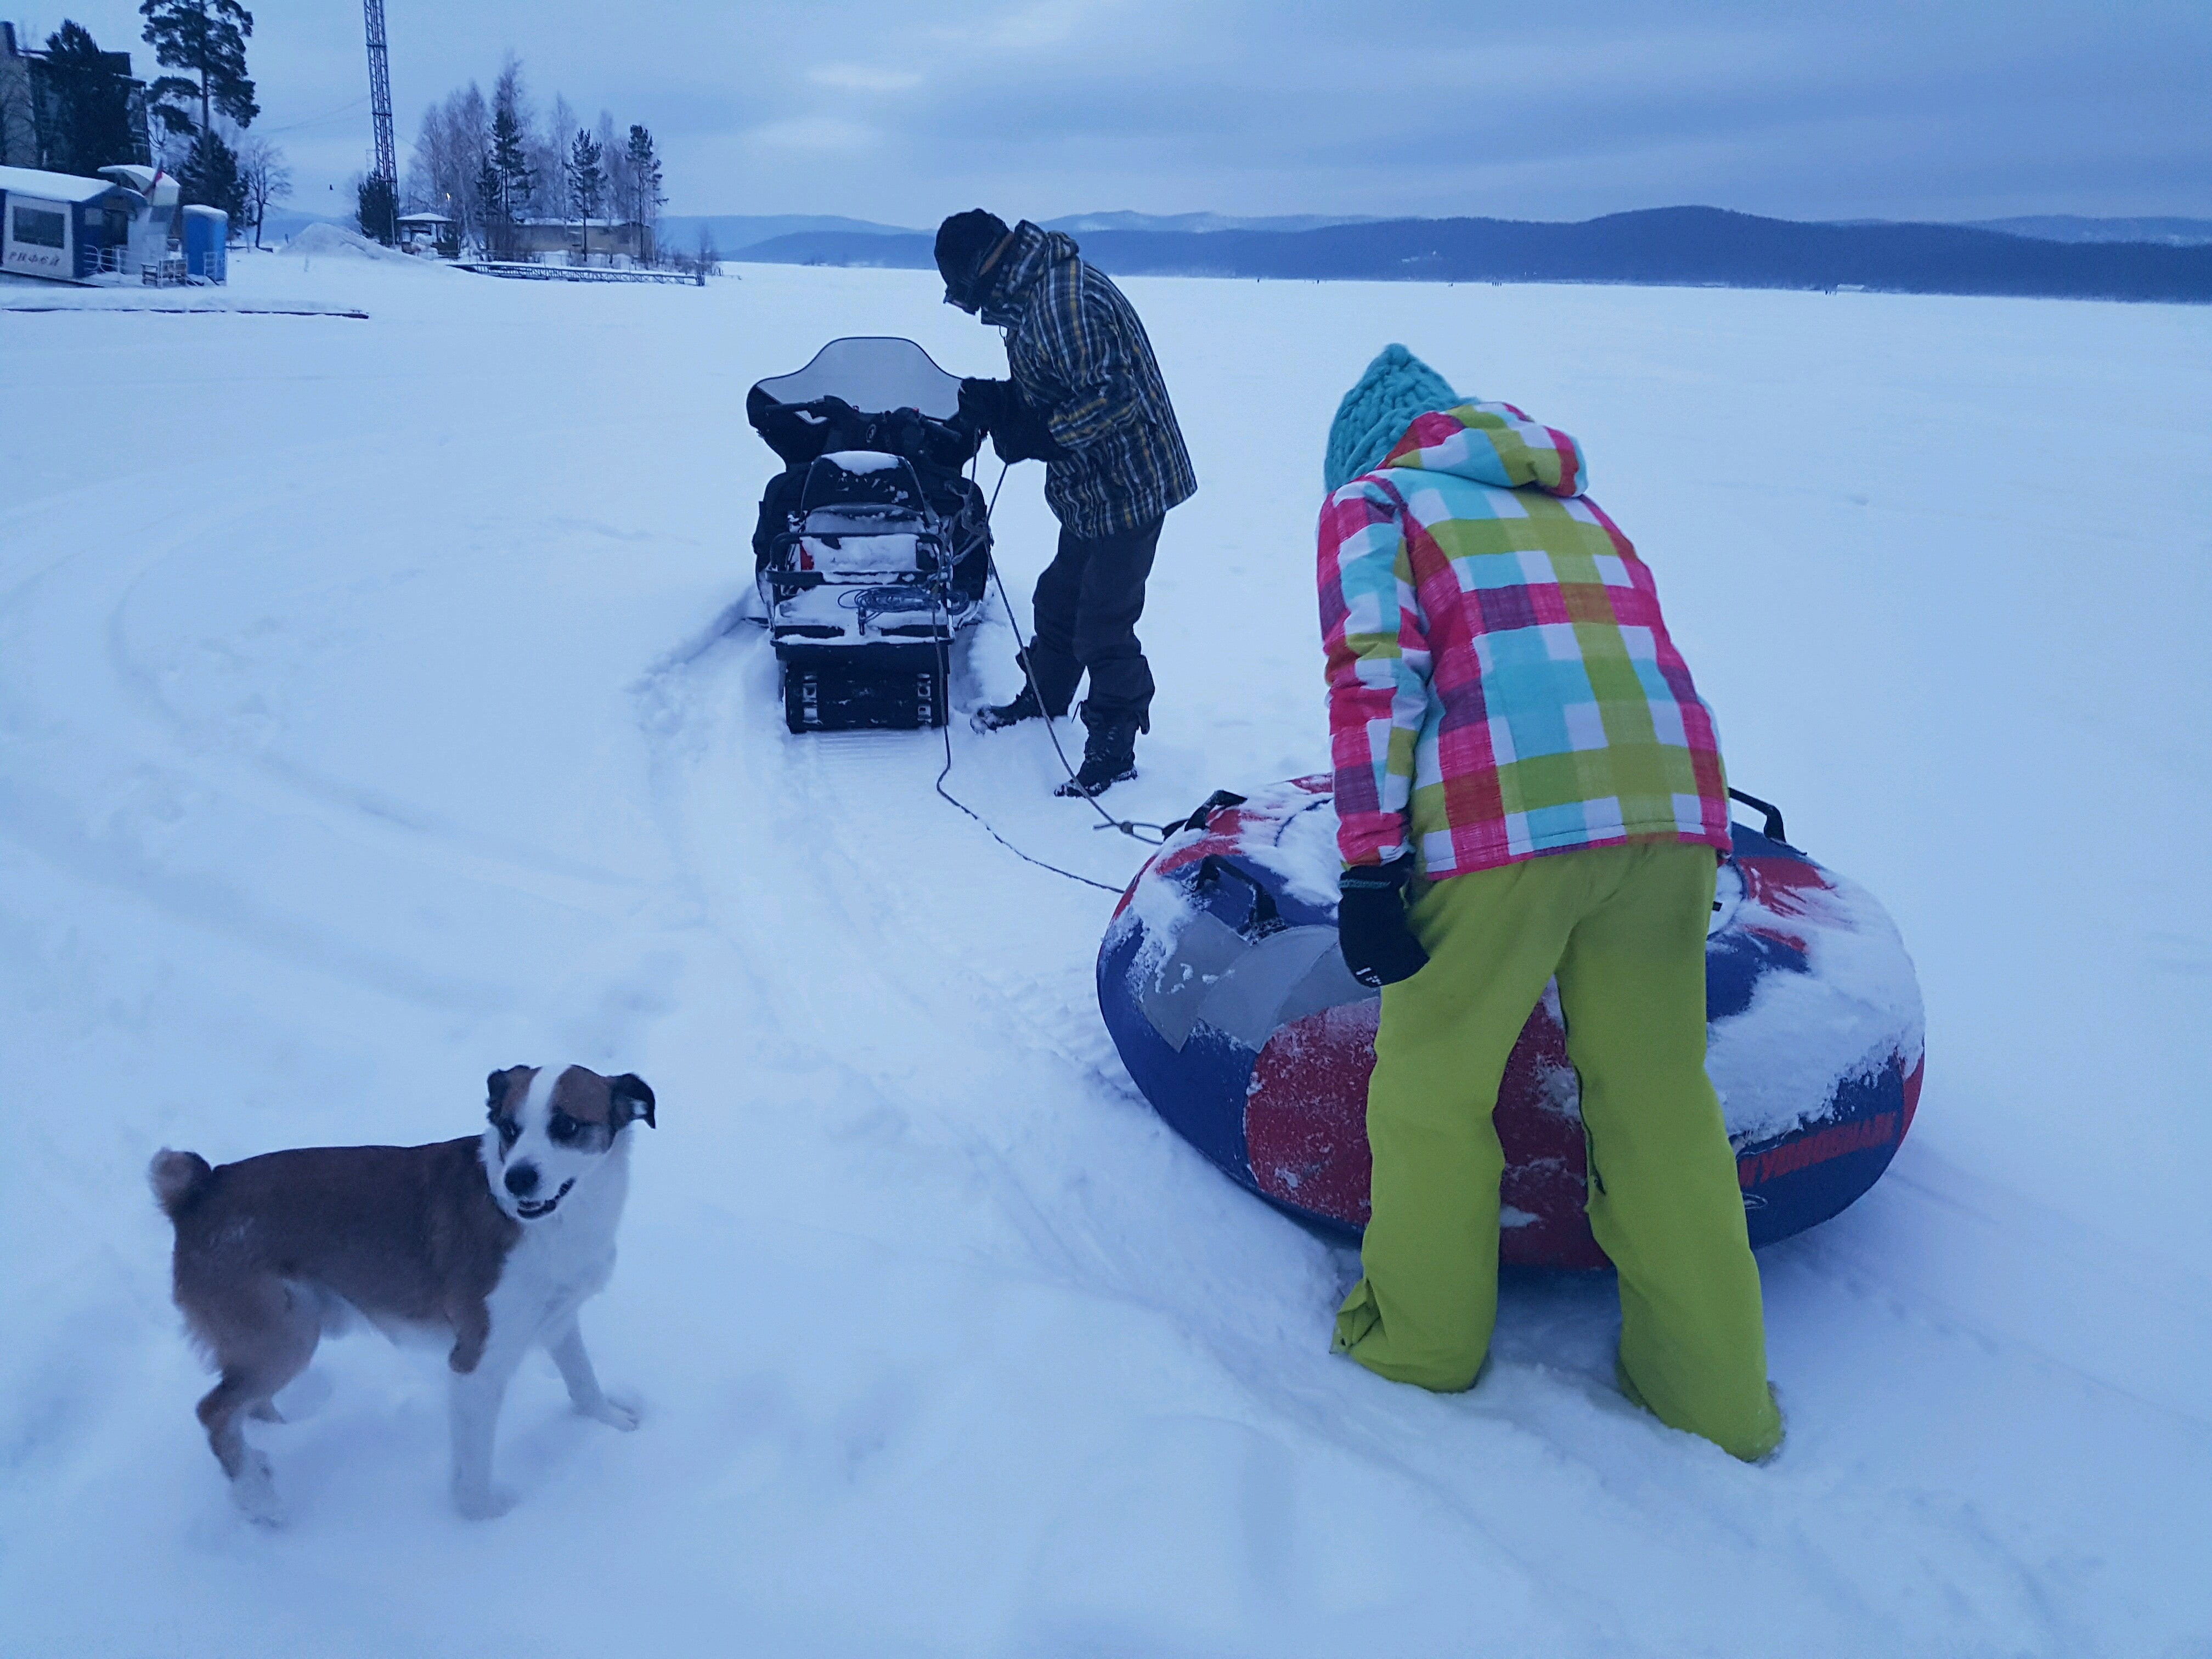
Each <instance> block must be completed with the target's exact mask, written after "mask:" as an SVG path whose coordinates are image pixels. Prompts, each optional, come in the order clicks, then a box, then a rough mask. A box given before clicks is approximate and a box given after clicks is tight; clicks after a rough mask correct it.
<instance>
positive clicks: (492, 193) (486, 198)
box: [476, 150, 510, 259]
mask: <svg viewBox="0 0 2212 1659" xmlns="http://www.w3.org/2000/svg"><path fill="white" fill-rule="evenodd" d="M476 190H477V224H478V225H479V226H481V227H482V228H483V251H484V257H485V258H491V259H498V258H504V257H506V254H507V249H508V246H509V240H510V239H509V238H508V236H507V203H506V200H505V197H504V196H503V195H502V193H501V190H500V185H499V166H498V163H496V162H495V161H493V160H492V159H491V152H490V151H489V150H486V151H485V152H484V158H483V162H482V163H481V164H479V165H478V167H477V183H476Z"/></svg>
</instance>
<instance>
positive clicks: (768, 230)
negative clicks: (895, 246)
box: [659, 213, 922, 258]
mask: <svg viewBox="0 0 2212 1659" xmlns="http://www.w3.org/2000/svg"><path fill="white" fill-rule="evenodd" d="M702 226H704V227H705V228H706V230H707V234H708V235H709V236H711V237H713V238H714V250H715V252H718V253H720V255H721V256H722V257H723V258H732V257H733V256H735V255H736V254H738V253H740V252H744V250H745V249H747V248H750V247H754V246H758V245H759V244H760V243H763V242H768V241H773V240H776V239H777V238H779V237H784V236H803V235H809V234H821V233H827V234H831V235H841V236H919V235H921V234H922V233H921V232H920V231H918V230H914V229H910V228H908V227H907V226H904V225H879V224H877V223H876V222H874V221H872V220H869V219H847V218H844V217H842V216H839V215H837V214H834V213H664V214H662V215H661V216H660V223H659V239H660V246H663V247H665V248H667V249H669V250H671V252H684V253H689V252H691V250H692V249H694V248H696V247H697V246H699V231H700V228H701V227H702Z"/></svg>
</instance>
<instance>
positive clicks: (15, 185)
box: [0, 167, 116, 202]
mask: <svg viewBox="0 0 2212 1659" xmlns="http://www.w3.org/2000/svg"><path fill="white" fill-rule="evenodd" d="M115 188H116V186H115V185H112V184H110V183H108V182H107V180H106V179H80V178H78V177H77V175H76V174H75V173H47V172H45V171H43V170H42V169H40V168H38V167H0V190H4V191H7V192H8V193H9V195H11V196H13V195H17V194H21V195H24V196H43V197H46V200H48V201H49V202H96V201H98V200H99V199H100V197H103V196H106V195H107V194H108V193H109V192H111V191H113V190H114V189H115Z"/></svg>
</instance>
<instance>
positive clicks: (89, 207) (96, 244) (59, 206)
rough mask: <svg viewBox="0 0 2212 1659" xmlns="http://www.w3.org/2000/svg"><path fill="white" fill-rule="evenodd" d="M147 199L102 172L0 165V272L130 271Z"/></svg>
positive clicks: (50, 277)
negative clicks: (84, 175) (134, 231)
mask: <svg viewBox="0 0 2212 1659" xmlns="http://www.w3.org/2000/svg"><path fill="white" fill-rule="evenodd" d="M145 210H146V198H145V197H143V196H141V195H139V194H138V193H137V191H132V190H128V189H125V187H124V186H122V185H118V184H114V183H112V182H111V181H109V180H108V179H80V178H78V177H77V176H76V174H74V173H46V172H43V171H41V170H40V169H38V168H35V167H0V274H3V275H5V276H10V277H16V278H22V277H28V278H31V279H33V280H34V281H44V282H49V283H89V282H92V281H94V279H96V278H98V277H100V276H103V275H107V276H121V275H125V274H126V273H128V274H131V275H135V274H136V272H135V270H131V266H132V264H133V263H134V262H133V260H132V258H131V253H132V247H131V243H132V237H131V226H132V224H133V222H135V221H136V220H137V219H138V218H139V217H140V216H142V215H143V213H144V211H145Z"/></svg>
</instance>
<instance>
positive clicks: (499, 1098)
mask: <svg viewBox="0 0 2212 1659" xmlns="http://www.w3.org/2000/svg"><path fill="white" fill-rule="evenodd" d="M529 1069H530V1068H529V1067H528V1066H508V1067H507V1069H506V1070H505V1071H503V1072H494V1073H492V1074H491V1075H490V1076H489V1077H488V1078H486V1079H484V1109H485V1110H486V1111H489V1112H496V1111H498V1110H499V1109H500V1108H501V1106H504V1105H505V1104H506V1103H507V1090H508V1089H509V1088H510V1087H512V1086H513V1083H514V1074H515V1073H517V1072H526V1071H528V1070H529Z"/></svg>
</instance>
